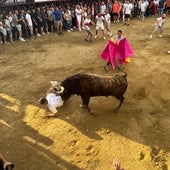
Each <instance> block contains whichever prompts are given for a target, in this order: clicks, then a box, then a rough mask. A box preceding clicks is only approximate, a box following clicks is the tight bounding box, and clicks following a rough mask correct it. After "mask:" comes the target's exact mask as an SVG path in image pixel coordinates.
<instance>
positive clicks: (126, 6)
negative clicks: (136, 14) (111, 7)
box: [123, 0, 133, 26]
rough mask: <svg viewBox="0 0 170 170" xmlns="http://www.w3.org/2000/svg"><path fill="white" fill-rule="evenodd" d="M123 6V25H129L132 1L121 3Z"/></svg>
mask: <svg viewBox="0 0 170 170" xmlns="http://www.w3.org/2000/svg"><path fill="white" fill-rule="evenodd" d="M123 8H124V15H125V25H127V26H129V22H130V17H131V12H132V8H133V6H132V3H130V2H129V0H128V1H127V2H126V3H124V4H123Z"/></svg>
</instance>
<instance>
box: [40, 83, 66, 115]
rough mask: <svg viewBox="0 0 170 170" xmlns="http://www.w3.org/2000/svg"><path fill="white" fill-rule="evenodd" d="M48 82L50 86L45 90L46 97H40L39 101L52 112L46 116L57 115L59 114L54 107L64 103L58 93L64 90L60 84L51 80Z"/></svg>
mask: <svg viewBox="0 0 170 170" xmlns="http://www.w3.org/2000/svg"><path fill="white" fill-rule="evenodd" d="M50 83H51V84H52V86H51V87H50V89H49V90H48V91H47V94H46V97H43V98H40V100H39V102H40V104H42V105H46V106H47V107H48V109H49V110H50V111H51V112H52V114H51V115H48V116H47V117H58V116H59V115H60V114H59V113H58V111H57V109H56V108H58V107H61V106H62V105H63V103H64V102H63V100H62V98H61V96H60V94H61V93H62V92H63V91H64V87H62V86H60V85H59V84H58V83H57V82H55V81H51V82H50Z"/></svg>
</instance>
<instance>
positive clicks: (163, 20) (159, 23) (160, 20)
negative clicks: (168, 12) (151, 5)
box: [157, 17, 165, 27]
mask: <svg viewBox="0 0 170 170" xmlns="http://www.w3.org/2000/svg"><path fill="white" fill-rule="evenodd" d="M164 22H165V19H163V18H162V17H159V18H157V24H158V25H159V26H160V27H162V26H163V23H164Z"/></svg>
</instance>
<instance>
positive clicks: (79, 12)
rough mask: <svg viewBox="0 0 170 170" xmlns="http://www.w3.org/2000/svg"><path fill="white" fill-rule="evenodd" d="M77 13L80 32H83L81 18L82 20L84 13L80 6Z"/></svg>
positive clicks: (77, 6)
mask: <svg viewBox="0 0 170 170" xmlns="http://www.w3.org/2000/svg"><path fill="white" fill-rule="evenodd" d="M75 13H76V19H77V25H78V30H79V31H81V18H82V13H83V11H82V9H81V8H80V6H79V5H76V9H75Z"/></svg>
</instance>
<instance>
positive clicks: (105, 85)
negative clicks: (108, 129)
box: [61, 72, 128, 112]
mask: <svg viewBox="0 0 170 170" xmlns="http://www.w3.org/2000/svg"><path fill="white" fill-rule="evenodd" d="M124 73H125V74H123V75H118V74H116V75H113V76H99V75H95V74H75V75H72V76H70V77H68V78H66V79H65V80H64V81H63V82H61V86H63V87H64V92H63V93H62V94H61V97H62V99H63V100H64V101H66V100H67V99H69V97H70V96H71V95H74V94H77V95H79V96H81V99H82V107H83V108H87V109H88V111H89V112H90V109H89V106H88V105H89V102H90V97H95V96H106V97H108V96H114V97H115V98H116V99H118V100H119V101H120V103H119V105H118V106H117V107H116V109H115V110H119V109H120V107H121V105H122V103H123V101H124V96H123V95H124V93H125V92H126V89H127V86H128V83H127V79H126V78H127V73H126V72H124Z"/></svg>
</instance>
